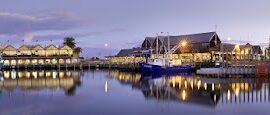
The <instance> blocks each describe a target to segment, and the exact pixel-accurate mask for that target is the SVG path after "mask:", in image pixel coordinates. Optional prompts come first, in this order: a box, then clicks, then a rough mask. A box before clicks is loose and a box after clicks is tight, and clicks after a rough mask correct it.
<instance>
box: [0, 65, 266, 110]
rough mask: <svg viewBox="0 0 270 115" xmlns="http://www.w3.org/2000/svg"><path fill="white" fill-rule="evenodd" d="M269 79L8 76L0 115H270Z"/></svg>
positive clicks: (96, 73)
mask: <svg viewBox="0 0 270 115" xmlns="http://www.w3.org/2000/svg"><path fill="white" fill-rule="evenodd" d="M269 88H270V87H269V79H268V78H263V77H261V78H255V77H252V76H241V75H238V76H229V77H226V78H224V77H220V78H215V77H209V76H199V75H195V74H181V75H173V76H166V75H160V76H152V75H141V74H140V73H130V72H119V71H117V70H111V71H109V70H89V71H43V70H42V71H3V72H2V75H1V82H0V114H1V115H18V114H20V115H28V114H30V115H32V114H33V115H35V114H39V115H42V114H44V115H53V114H55V115H60V114H63V115H74V114H78V115H89V114H93V115H112V114H115V115H165V114H166V115H179V114H189V115H198V114H201V115H207V114H213V115H232V114H236V115H238V114H257V115H260V114H268V113H270V109H269V106H270V93H269V90H270V89H269Z"/></svg>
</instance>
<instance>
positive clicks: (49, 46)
mask: <svg viewBox="0 0 270 115" xmlns="http://www.w3.org/2000/svg"><path fill="white" fill-rule="evenodd" d="M51 47H53V48H55V49H58V48H57V47H56V46H55V45H53V44H51V45H48V46H47V47H45V49H48V48H51Z"/></svg>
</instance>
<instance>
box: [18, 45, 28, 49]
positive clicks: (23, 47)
mask: <svg viewBox="0 0 270 115" xmlns="http://www.w3.org/2000/svg"><path fill="white" fill-rule="evenodd" d="M22 49H27V50H30V49H31V46H28V45H22V46H20V47H19V48H18V50H22Z"/></svg>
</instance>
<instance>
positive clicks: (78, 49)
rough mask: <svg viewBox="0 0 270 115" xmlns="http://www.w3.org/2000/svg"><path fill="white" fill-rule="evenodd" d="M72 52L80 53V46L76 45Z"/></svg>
mask: <svg viewBox="0 0 270 115" xmlns="http://www.w3.org/2000/svg"><path fill="white" fill-rule="evenodd" d="M74 52H75V53H78V54H79V53H82V48H80V47H76V48H74Z"/></svg>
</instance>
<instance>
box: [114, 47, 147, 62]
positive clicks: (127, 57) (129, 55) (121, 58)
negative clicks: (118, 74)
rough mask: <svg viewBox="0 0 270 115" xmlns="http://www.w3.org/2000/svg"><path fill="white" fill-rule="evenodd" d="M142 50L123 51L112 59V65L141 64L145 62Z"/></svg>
mask: <svg viewBox="0 0 270 115" xmlns="http://www.w3.org/2000/svg"><path fill="white" fill-rule="evenodd" d="M140 51H141V48H131V49H121V50H120V51H119V52H118V54H117V55H116V56H113V57H111V58H110V59H111V63H117V64H125V63H131V62H134V63H135V62H140V61H143V60H144V57H143V56H142V55H140V54H141V52H140Z"/></svg>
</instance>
